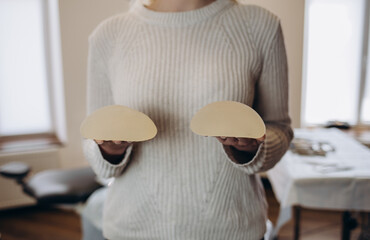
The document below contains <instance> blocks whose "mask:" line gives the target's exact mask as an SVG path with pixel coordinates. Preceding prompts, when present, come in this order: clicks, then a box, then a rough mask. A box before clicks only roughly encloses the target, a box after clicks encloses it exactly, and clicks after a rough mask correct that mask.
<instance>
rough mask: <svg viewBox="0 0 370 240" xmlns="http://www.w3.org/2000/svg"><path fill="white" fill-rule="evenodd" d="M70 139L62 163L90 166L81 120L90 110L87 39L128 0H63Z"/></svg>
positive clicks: (62, 25) (67, 165) (66, 166)
mask: <svg viewBox="0 0 370 240" xmlns="http://www.w3.org/2000/svg"><path fill="white" fill-rule="evenodd" d="M59 8H60V25H61V38H62V55H63V73H64V89H65V95H66V96H65V98H66V99H65V101H66V115H67V131H68V132H67V136H68V141H67V145H66V147H65V148H63V149H61V150H60V160H61V166H62V167H63V168H73V167H78V166H82V165H86V164H87V162H86V161H85V160H84V158H83V155H82V149H81V138H80V132H79V128H80V123H81V122H82V120H83V119H84V117H85V115H86V112H85V106H86V93H85V91H86V65H87V47H88V46H87V38H88V35H89V34H90V33H91V31H92V30H93V29H94V28H95V27H96V26H97V25H98V24H99V23H100V22H101V21H102V20H104V19H105V18H107V17H109V16H111V15H115V14H118V13H120V12H122V11H126V10H127V9H128V1H127V0H78V1H76V0H59Z"/></svg>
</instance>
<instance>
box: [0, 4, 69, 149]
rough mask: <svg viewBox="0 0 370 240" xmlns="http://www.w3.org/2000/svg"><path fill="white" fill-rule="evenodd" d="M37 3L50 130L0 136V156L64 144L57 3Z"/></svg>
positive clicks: (64, 125)
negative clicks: (39, 10) (42, 43)
mask: <svg viewBox="0 0 370 240" xmlns="http://www.w3.org/2000/svg"><path fill="white" fill-rule="evenodd" d="M40 2H41V8H42V16H41V17H42V28H43V37H44V44H45V46H44V50H45V51H44V53H45V56H44V58H45V75H46V88H47V96H48V100H49V103H50V104H49V114H50V116H49V118H50V121H51V129H50V131H47V132H37V133H33V134H16V135H0V154H2V153H8V152H19V151H26V150H27V151H32V150H41V149H42V150H44V149H47V148H55V147H61V146H64V144H65V142H66V141H67V136H66V133H67V131H66V120H65V103H64V88H63V66H62V51H61V38H60V23H59V0H40ZM35 142H38V143H39V144H35Z"/></svg>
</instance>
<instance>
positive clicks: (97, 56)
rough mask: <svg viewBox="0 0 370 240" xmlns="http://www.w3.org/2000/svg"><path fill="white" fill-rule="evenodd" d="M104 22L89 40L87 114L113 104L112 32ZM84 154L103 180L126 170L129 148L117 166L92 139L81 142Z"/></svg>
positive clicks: (106, 22)
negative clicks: (111, 77)
mask: <svg viewBox="0 0 370 240" xmlns="http://www.w3.org/2000/svg"><path fill="white" fill-rule="evenodd" d="M109 23H110V22H109V21H105V22H103V23H102V24H100V25H99V26H98V27H97V28H96V29H95V30H94V31H93V32H92V33H91V34H90V36H89V39H88V40H89V41H88V43H89V49H88V65H87V114H88V115H89V114H91V113H92V112H93V111H95V110H97V109H99V108H101V107H104V106H107V105H112V104H114V100H113V95H112V90H111V84H110V80H109V72H108V64H109V56H110V55H111V51H112V49H113V46H114V45H113V43H112V41H113V39H114V35H113V33H114V31H113V29H112V24H109ZM82 148H83V153H84V156H85V158H86V160H87V161H88V162H89V163H90V165H91V167H92V169H93V170H94V172H95V173H96V174H97V175H98V176H100V177H103V178H109V177H117V176H119V175H120V174H121V173H122V171H123V169H124V168H125V167H126V165H127V163H128V161H129V158H130V154H131V150H132V145H130V146H129V147H128V149H127V150H126V152H125V154H124V156H123V159H122V161H121V162H120V163H119V164H111V163H109V162H108V161H107V160H105V159H104V158H103V156H102V154H101V152H100V149H99V146H98V145H97V144H96V143H95V141H94V140H92V139H83V140H82Z"/></svg>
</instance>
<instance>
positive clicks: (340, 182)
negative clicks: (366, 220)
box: [267, 129, 370, 235]
mask: <svg viewBox="0 0 370 240" xmlns="http://www.w3.org/2000/svg"><path fill="white" fill-rule="evenodd" d="M294 133H295V137H296V138H305V139H312V140H315V141H322V142H328V143H330V145H332V146H334V148H335V151H334V152H329V153H328V154H327V155H326V156H325V157H323V156H302V155H298V154H295V153H292V152H291V151H288V152H287V153H286V154H285V156H284V157H283V159H282V160H281V161H280V162H279V163H278V164H277V165H276V166H275V167H274V168H273V169H271V170H270V171H268V172H267V176H268V178H269V180H270V182H271V184H272V187H273V190H274V193H275V196H276V198H277V199H278V201H279V202H280V213H279V218H278V222H277V224H276V226H275V232H274V235H276V234H277V232H278V230H279V229H280V227H281V226H282V225H283V224H285V223H286V222H287V221H289V220H290V218H291V206H294V205H299V206H302V207H307V208H314V209H329V210H330V209H331V210H357V211H370V150H369V149H368V148H367V147H365V146H363V145H361V144H360V143H359V142H357V141H356V140H354V139H353V138H351V137H349V136H348V135H346V134H345V133H343V132H341V131H339V130H337V129H316V130H304V129H295V131H294Z"/></svg>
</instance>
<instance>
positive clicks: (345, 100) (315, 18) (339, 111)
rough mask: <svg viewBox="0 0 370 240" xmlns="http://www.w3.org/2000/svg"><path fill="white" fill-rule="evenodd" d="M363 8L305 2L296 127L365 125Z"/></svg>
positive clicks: (326, 0)
mask: <svg viewBox="0 0 370 240" xmlns="http://www.w3.org/2000/svg"><path fill="white" fill-rule="evenodd" d="M367 2H368V1H366V0H307V1H306V12H305V52H304V69H303V79H304V83H303V88H304V89H303V105H302V115H303V116H302V121H303V123H302V125H304V126H306V125H316V124H325V123H326V122H327V121H331V120H338V121H346V122H349V123H350V124H353V125H355V124H364V123H366V122H368V123H369V120H370V112H369V111H370V110H369V109H370V103H369V101H370V96H369V95H370V91H369V88H370V87H369V85H370V80H369V79H370V77H369V76H367V79H366V66H365V65H364V64H363V63H364V61H365V60H366V58H367V49H368V47H367V45H368V44H369V43H368V34H369V30H368V28H369V25H368V22H369V12H368V3H367ZM367 69H370V68H369V67H368V68H367ZM367 72H368V73H367V75H369V70H368V71H367ZM365 85H366V87H367V89H365ZM365 90H366V91H365Z"/></svg>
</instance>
